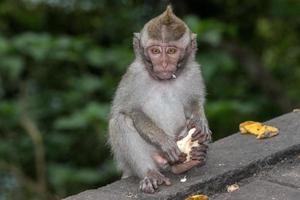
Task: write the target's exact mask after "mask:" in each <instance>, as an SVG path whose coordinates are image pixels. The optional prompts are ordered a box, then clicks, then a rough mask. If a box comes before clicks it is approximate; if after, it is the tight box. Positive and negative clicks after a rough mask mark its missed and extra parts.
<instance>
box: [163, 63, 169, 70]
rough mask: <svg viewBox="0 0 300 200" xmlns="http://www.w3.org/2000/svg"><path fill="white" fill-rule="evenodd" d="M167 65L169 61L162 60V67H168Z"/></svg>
mask: <svg viewBox="0 0 300 200" xmlns="http://www.w3.org/2000/svg"><path fill="white" fill-rule="evenodd" d="M167 66H168V62H167V61H163V62H162V67H163V68H164V69H166V68H167Z"/></svg>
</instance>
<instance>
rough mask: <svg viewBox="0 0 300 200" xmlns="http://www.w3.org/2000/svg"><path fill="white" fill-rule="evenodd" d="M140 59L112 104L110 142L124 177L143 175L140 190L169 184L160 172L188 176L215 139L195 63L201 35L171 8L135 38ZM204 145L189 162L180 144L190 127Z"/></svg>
mask: <svg viewBox="0 0 300 200" xmlns="http://www.w3.org/2000/svg"><path fill="white" fill-rule="evenodd" d="M133 47H134V52H135V60H134V61H133V63H132V64H131V65H130V66H129V67H128V69H127V72H126V73H125V75H124V76H123V78H122V80H121V82H120V84H119V87H118V89H117V91H116V95H115V98H114V100H113V104H112V109H111V116H110V120H109V142H110V145H111V148H112V152H113V153H114V157H115V160H116V162H117V165H118V168H119V169H120V170H121V171H122V172H123V176H122V178H125V177H129V176H138V177H139V178H140V179H141V181H140V186H139V188H140V190H141V191H143V192H145V193H154V192H155V191H156V190H157V189H158V186H159V185H162V184H165V185H170V184H171V182H170V180H169V178H167V177H165V176H164V175H163V174H162V173H161V172H163V171H165V170H170V171H172V172H173V173H176V174H178V173H183V172H185V171H187V170H189V169H191V168H192V167H194V166H196V165H200V164H203V163H204V162H205V158H206V151H207V145H206V143H207V142H208V141H210V139H211V131H210V130H209V127H208V123H207V119H206V116H205V113H204V108H203V105H204V99H205V86H204V83H203V80H202V75H201V71H200V66H199V64H197V63H196V61H195V53H196V50H197V43H196V34H194V33H192V32H191V31H190V29H189V28H188V27H187V25H186V24H185V23H184V22H183V21H182V20H181V19H179V18H178V17H177V16H175V14H174V13H173V11H172V8H171V6H168V7H167V9H166V10H165V11H164V12H163V13H162V14H161V15H159V16H158V17H155V18H153V19H151V20H150V21H149V22H148V23H146V24H145V26H144V27H143V29H142V30H141V32H140V33H135V34H134V37H133ZM192 127H193V128H196V131H195V133H194V134H193V135H192V139H193V140H194V141H198V143H199V144H200V145H199V146H198V147H194V148H192V150H191V152H190V156H191V160H190V161H188V162H184V161H185V160H186V156H187V155H186V154H184V153H182V152H181V151H180V150H179V148H178V146H177V144H176V141H177V140H179V139H180V138H183V137H184V136H185V135H186V134H187V130H189V129H190V128H192Z"/></svg>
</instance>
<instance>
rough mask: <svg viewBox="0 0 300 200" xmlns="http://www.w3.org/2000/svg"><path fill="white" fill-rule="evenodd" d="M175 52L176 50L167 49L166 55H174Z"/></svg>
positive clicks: (172, 48)
mask: <svg viewBox="0 0 300 200" xmlns="http://www.w3.org/2000/svg"><path fill="white" fill-rule="evenodd" d="M176 52H177V49H176V48H174V47H171V48H168V49H167V54H174V53H176Z"/></svg>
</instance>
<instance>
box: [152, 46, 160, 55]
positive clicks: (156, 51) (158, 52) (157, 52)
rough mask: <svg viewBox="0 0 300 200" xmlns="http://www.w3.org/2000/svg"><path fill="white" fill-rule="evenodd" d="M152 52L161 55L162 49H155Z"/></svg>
mask: <svg viewBox="0 0 300 200" xmlns="http://www.w3.org/2000/svg"><path fill="white" fill-rule="evenodd" d="M151 52H152V53H153V54H160V49H159V48H158V47H154V48H152V49H151Z"/></svg>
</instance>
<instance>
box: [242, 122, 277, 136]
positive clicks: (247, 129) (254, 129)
mask: <svg viewBox="0 0 300 200" xmlns="http://www.w3.org/2000/svg"><path fill="white" fill-rule="evenodd" d="M240 132H241V133H242V134H253V135H255V136H256V138H257V139H264V138H269V137H273V136H276V135H278V132H279V130H278V128H276V127H274V126H268V125H265V124H262V123H259V122H254V121H245V122H243V123H241V124H240Z"/></svg>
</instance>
